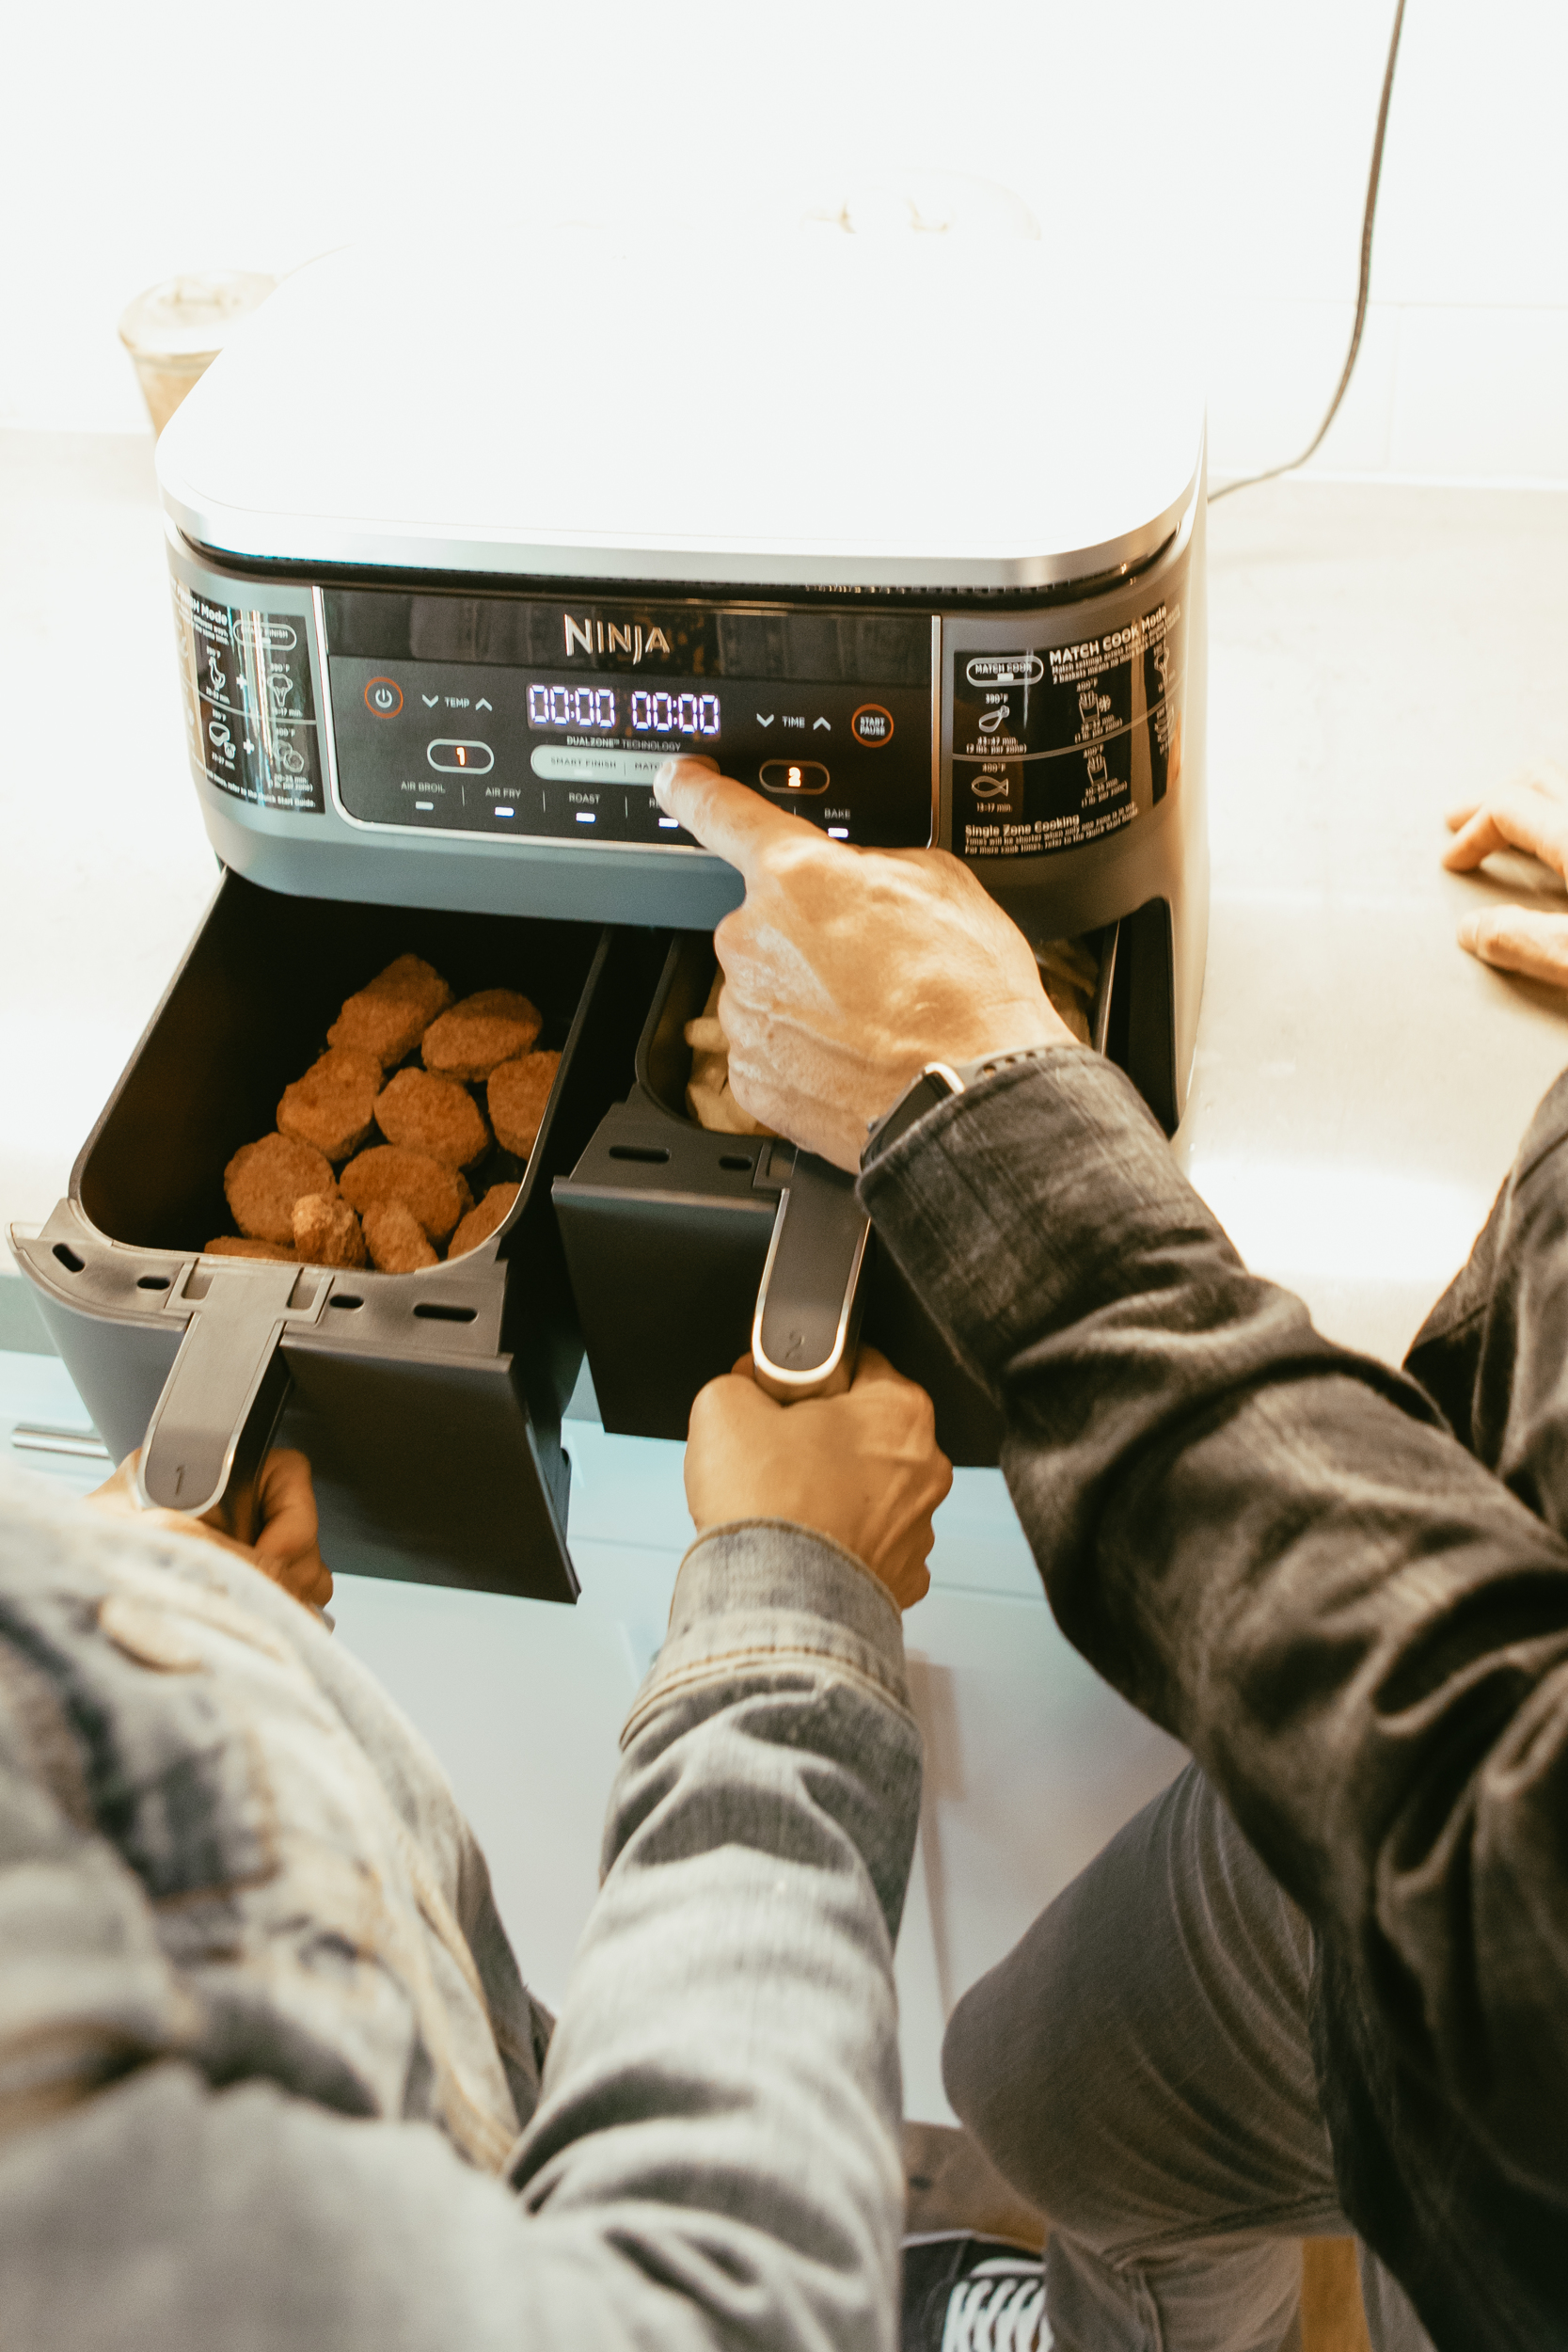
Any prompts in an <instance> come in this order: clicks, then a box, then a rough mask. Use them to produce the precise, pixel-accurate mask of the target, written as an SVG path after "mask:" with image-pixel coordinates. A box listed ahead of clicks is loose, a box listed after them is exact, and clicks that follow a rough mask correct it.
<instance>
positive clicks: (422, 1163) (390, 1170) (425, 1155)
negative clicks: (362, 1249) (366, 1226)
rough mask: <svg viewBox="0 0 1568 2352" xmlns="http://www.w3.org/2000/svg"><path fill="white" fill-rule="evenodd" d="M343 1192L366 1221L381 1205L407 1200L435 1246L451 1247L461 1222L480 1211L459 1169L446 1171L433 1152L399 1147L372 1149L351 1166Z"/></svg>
mask: <svg viewBox="0 0 1568 2352" xmlns="http://www.w3.org/2000/svg"><path fill="white" fill-rule="evenodd" d="M342 1191H343V1198H344V1200H346V1201H347V1202H348V1204H349V1206H350V1207H351V1208H353V1209H357V1210H358V1212H359V1216H360V1217H361V1219H363V1217H364V1216H365V1213H366V1211H367V1210H368V1209H370V1208H372V1207H373V1206H374V1205H375V1203H376V1202H377V1201H383V1200H401V1201H402V1202H403V1205H404V1208H405V1209H411V1210H412V1211H413V1213H414V1215H415V1216H417V1217H418V1219H419V1221H420V1225H421V1226H422V1228H423V1229H424V1232H426V1233H427V1234H428V1236H429V1237H430V1239H431V1240H432V1241H434V1242H443V1241H445V1240H446V1238H447V1236H448V1234H449V1233H450V1232H451V1230H452V1228H453V1226H454V1225H455V1224H456V1223H457V1220H458V1218H459V1217H460V1216H466V1215H467V1212H468V1210H469V1209H471V1208H472V1207H473V1205H474V1197H473V1194H472V1193H471V1192H470V1191H469V1190H468V1187H467V1184H465V1183H464V1182H463V1179H462V1177H461V1176H460V1175H459V1174H458V1173H457V1170H456V1169H455V1168H445V1167H443V1166H442V1164H441V1162H440V1161H439V1160H436V1159H432V1158H431V1155H430V1153H429V1152H409V1151H405V1150H404V1147H403V1145H402V1144H398V1143H372V1146H371V1148H370V1150H369V1151H368V1152H360V1154H359V1156H358V1158H357V1159H353V1160H350V1162H349V1164H348V1166H347V1167H346V1168H344V1170H343V1175H342ZM369 1238H370V1235H369V1232H368V1231H367V1233H366V1239H367V1240H369Z"/></svg>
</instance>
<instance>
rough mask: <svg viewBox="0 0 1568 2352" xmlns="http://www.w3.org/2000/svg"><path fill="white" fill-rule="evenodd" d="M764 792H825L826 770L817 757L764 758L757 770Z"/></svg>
mask: <svg viewBox="0 0 1568 2352" xmlns="http://www.w3.org/2000/svg"><path fill="white" fill-rule="evenodd" d="M757 775H758V779H759V781H760V783H761V785H762V788H763V790H764V791H765V792H780V793H784V794H785V795H787V794H789V793H791V792H826V790H827V789H828V771H827V770H826V768H824V767H823V765H822V762H821V761H820V760H819V759H765V760H764V761H763V763H762V766H761V767H760V768H759V769H758V771H757Z"/></svg>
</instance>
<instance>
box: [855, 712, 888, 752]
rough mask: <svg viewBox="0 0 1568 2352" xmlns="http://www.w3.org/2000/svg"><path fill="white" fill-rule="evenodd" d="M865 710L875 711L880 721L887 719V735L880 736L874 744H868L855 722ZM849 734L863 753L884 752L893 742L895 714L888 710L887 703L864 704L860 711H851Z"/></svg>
mask: <svg viewBox="0 0 1568 2352" xmlns="http://www.w3.org/2000/svg"><path fill="white" fill-rule="evenodd" d="M864 710H874V711H875V712H876V713H877V716H878V718H879V719H885V720H886V721H887V733H886V734H885V735H880V736H879V737H878V739H877V740H876V741H875V742H874V743H868V742H867V741H866V740H865V739H864V737H863V735H862V734H861V732H860V729H859V728H858V727H857V726H856V724H855V721H856V720H857V719H858V718H859V717H860V715H861V711H864ZM849 732H850V734H851V735H852V736H853V737H854V739H855V740H856V742H857V743H858V744H859V745H860V747H861V749H862V751H863V752H879V751H884V750H885V749H886V748H887V746H888V744H889V743H891V742H892V740H893V735H894V718H893V713H892V711H891V710H890V709H889V708H888V707H887V705H886V703H862V705H861V707H860V710H855V711H851V713H850V715H849Z"/></svg>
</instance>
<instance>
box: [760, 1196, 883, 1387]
mask: <svg viewBox="0 0 1568 2352" xmlns="http://www.w3.org/2000/svg"><path fill="white" fill-rule="evenodd" d="M870 1232H871V1220H870V1218H869V1217H868V1216H866V1214H865V1211H864V1210H863V1208H862V1207H861V1204H860V1202H859V1200H857V1199H856V1198H855V1180H854V1178H853V1176H850V1175H847V1174H846V1173H845V1171H844V1169H843V1168H834V1167H832V1165H831V1164H830V1162H828V1161H827V1160H819V1159H817V1158H816V1157H815V1156H814V1155H813V1154H812V1153H811V1152H797V1153H796V1156H795V1166H794V1168H793V1170H792V1172H791V1174H790V1179H789V1182H788V1184H786V1185H785V1186H784V1190H783V1191H782V1192H781V1193H780V1195H779V1209H778V1215H777V1216H775V1217H774V1219H773V1238H772V1240H771V1241H770V1242H769V1244H768V1263H767V1264H766V1265H765V1266H764V1267H763V1270H762V1287H761V1289H760V1290H759V1291H758V1292H757V1311H756V1314H755V1316H754V1318H753V1320H752V1364H753V1366H754V1368H755V1373H756V1381H757V1386H758V1387H759V1388H761V1389H766V1390H767V1391H768V1395H769V1396H776V1397H777V1398H778V1399H779V1400H780V1402H781V1403H782V1404H785V1405H788V1404H795V1403H799V1402H800V1400H801V1399H802V1398H804V1397H809V1396H836V1395H837V1394H838V1393H839V1391H841V1390H843V1389H847V1387H848V1386H849V1383H850V1381H851V1380H852V1379H853V1378H854V1374H855V1352H856V1349H857V1347H858V1345H859V1343H860V1323H861V1308H862V1303H863V1287H864V1276H865V1272H866V1265H867V1244H868V1241H869V1238H870Z"/></svg>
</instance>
